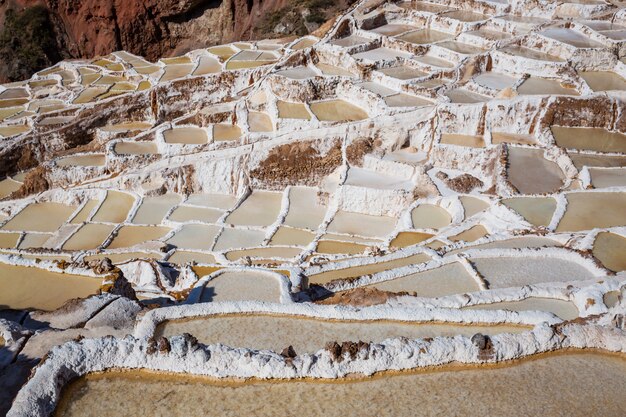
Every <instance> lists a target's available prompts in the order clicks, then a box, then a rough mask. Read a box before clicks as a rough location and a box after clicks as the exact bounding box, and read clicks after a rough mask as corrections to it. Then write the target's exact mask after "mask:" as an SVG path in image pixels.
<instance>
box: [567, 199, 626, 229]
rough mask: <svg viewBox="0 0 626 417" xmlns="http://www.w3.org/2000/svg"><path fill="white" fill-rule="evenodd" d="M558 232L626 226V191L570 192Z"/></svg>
mask: <svg viewBox="0 0 626 417" xmlns="http://www.w3.org/2000/svg"><path fill="white" fill-rule="evenodd" d="M566 198H567V210H566V211H565V215H564V216H563V218H562V219H561V221H560V222H559V225H558V226H557V228H556V231H557V232H578V231H581V230H591V229H593V228H596V227H597V228H605V227H614V226H626V210H624V207H626V193H601V192H597V193H569V194H567V196H566Z"/></svg>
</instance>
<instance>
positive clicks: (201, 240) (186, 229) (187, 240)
mask: <svg viewBox="0 0 626 417" xmlns="http://www.w3.org/2000/svg"><path fill="white" fill-rule="evenodd" d="M220 229H221V228H220V227H219V226H213V225H202V224H186V225H184V226H183V227H181V228H180V230H178V231H177V232H176V233H175V234H174V236H172V237H171V238H169V239H168V240H167V243H169V244H171V245H174V246H176V247H179V248H184V249H198V250H211V248H212V247H213V240H214V239H215V236H217V234H218V233H219V231H220Z"/></svg>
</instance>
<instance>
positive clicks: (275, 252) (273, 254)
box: [226, 247, 302, 261]
mask: <svg viewBox="0 0 626 417" xmlns="http://www.w3.org/2000/svg"><path fill="white" fill-rule="evenodd" d="M300 252H302V250H301V249H299V248H286V247H267V248H254V249H244V250H235V251H231V252H228V253H227V254H226V259H228V260H229V261H236V260H237V259H241V258H243V257H245V256H248V257H250V258H294V257H296V256H298V255H299V254H300Z"/></svg>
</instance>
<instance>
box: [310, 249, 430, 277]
mask: <svg viewBox="0 0 626 417" xmlns="http://www.w3.org/2000/svg"><path fill="white" fill-rule="evenodd" d="M429 260H430V256H428V255H426V254H423V253H418V254H416V255H411V256H407V257H405V258H400V259H394V260H391V261H382V262H376V263H370V264H367V265H361V266H352V267H348V268H344V269H335V270H332V271H326V272H322V273H319V274H315V275H310V276H309V277H308V278H309V282H310V283H312V284H326V283H328V282H330V281H333V280H337V279H348V278H356V277H360V276H362V275H370V274H375V273H377V272H382V271H387V270H390V269H394V268H400V267H403V266H407V265H414V264H421V263H423V262H427V261H429Z"/></svg>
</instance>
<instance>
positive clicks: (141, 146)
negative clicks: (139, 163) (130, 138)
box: [114, 142, 159, 155]
mask: <svg viewBox="0 0 626 417" xmlns="http://www.w3.org/2000/svg"><path fill="white" fill-rule="evenodd" d="M114 149H115V153H117V154H118V155H157V154H158V153H159V148H158V147H157V145H156V144H155V143H154V142H117V143H116V144H115V147H114Z"/></svg>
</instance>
